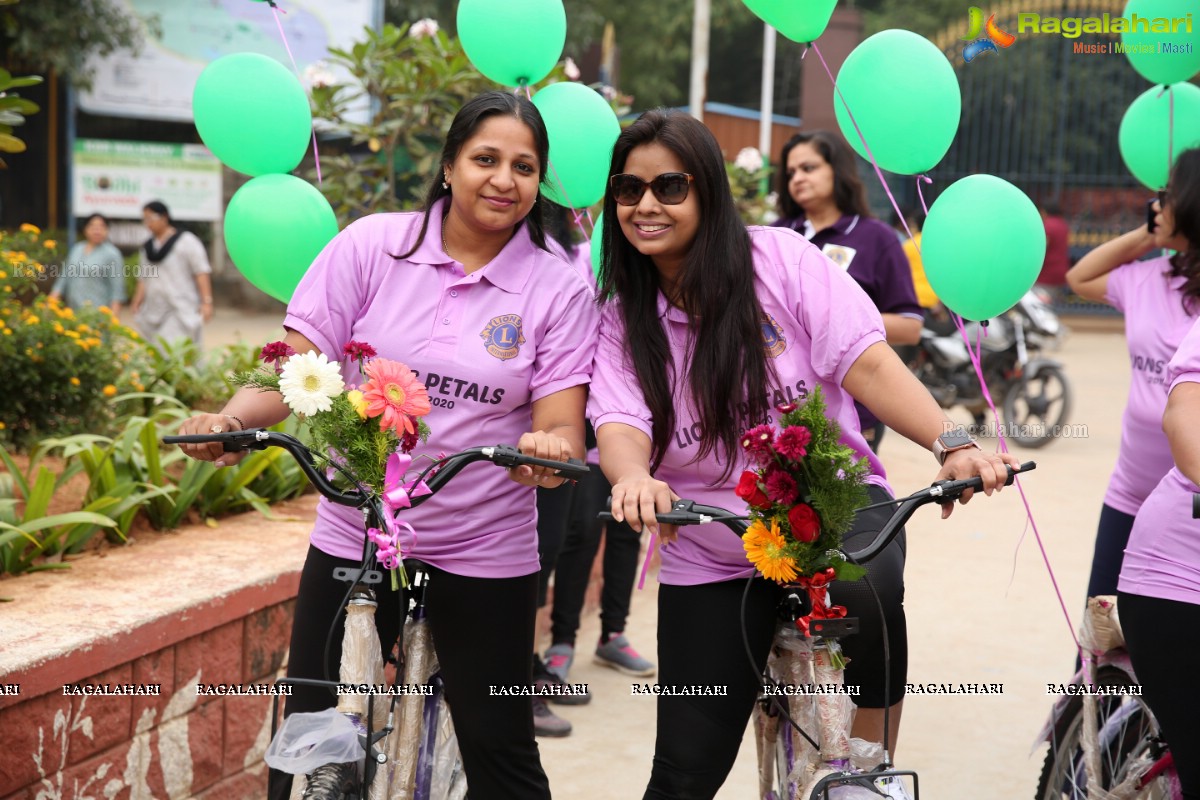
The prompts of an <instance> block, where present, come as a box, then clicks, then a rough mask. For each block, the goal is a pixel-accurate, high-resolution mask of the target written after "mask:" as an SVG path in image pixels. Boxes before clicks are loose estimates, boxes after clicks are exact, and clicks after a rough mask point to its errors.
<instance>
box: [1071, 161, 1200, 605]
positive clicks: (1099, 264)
mask: <svg viewBox="0 0 1200 800" xmlns="http://www.w3.org/2000/svg"><path fill="white" fill-rule="evenodd" d="M1155 209H1156V211H1157V214H1156V216H1155V217H1154V222H1155V225H1154V230H1153V231H1151V230H1149V226H1147V225H1142V226H1139V227H1138V228H1135V229H1134V230H1132V231H1129V232H1128V233H1126V234H1124V235H1123V236H1119V237H1117V238H1116V239H1113V240H1112V241H1110V242H1106V243H1105V244H1102V245H1100V246H1099V247H1097V248H1096V249H1095V250H1092V251H1091V252H1090V253H1088V254H1087V255H1086V256H1084V257H1083V258H1081V259H1080V260H1079V263H1078V264H1076V265H1075V266H1074V267H1072V268H1071V270H1070V271H1069V272H1067V282H1068V283H1069V284H1070V286H1071V289H1072V290H1074V292H1075V293H1076V294H1077V295H1079V296H1080V297H1082V298H1084V299H1086V300H1091V301H1093V302H1096V303H1107V304H1108V305H1111V306H1113V307H1115V308H1116V309H1118V310H1119V311H1121V312H1122V313H1124V315H1125V344H1126V346H1127V348H1128V351H1129V362H1130V366H1131V369H1132V373H1133V374H1132V380H1131V381H1130V383H1129V399H1128V401H1127V402H1126V404H1125V412H1124V413H1123V414H1122V416H1121V445H1120V449H1119V450H1118V451H1117V465H1116V468H1115V469H1113V473H1112V477H1111V478H1110V479H1109V482H1108V491H1107V493H1105V495H1104V504H1103V505H1102V506H1101V508H1100V523H1099V527H1098V529H1097V531H1096V545H1095V551H1094V554H1093V556H1092V570H1091V575H1090V577H1089V578H1088V590H1087V591H1088V597H1096V596H1099V595H1112V594H1116V591H1117V576H1118V574H1119V573H1120V571H1121V559H1122V553H1123V552H1124V551H1125V545H1126V543H1127V542H1128V541H1129V532H1130V530H1131V529H1132V528H1133V521H1134V517H1135V516H1136V515H1137V514H1138V509H1140V508H1141V506H1142V503H1143V502H1145V500H1146V497H1147V495H1149V494H1150V492H1151V491H1153V490H1154V487H1155V486H1157V485H1158V482H1159V481H1160V480H1161V479H1162V477H1163V476H1164V475H1166V474H1167V472H1168V471H1170V469H1171V448H1170V446H1169V444H1168V442H1167V438H1166V436H1165V435H1164V434H1163V429H1162V417H1163V411H1164V409H1165V408H1166V404H1167V394H1166V391H1165V390H1166V383H1165V382H1164V381H1165V375H1164V367H1165V366H1166V364H1167V362H1168V361H1170V360H1171V357H1172V356H1173V355H1175V351H1176V350H1177V349H1178V347H1179V344H1180V342H1181V341H1183V337H1184V336H1185V335H1186V334H1187V332H1188V331H1189V330H1190V329H1191V327H1192V323H1193V322H1194V321H1195V320H1196V318H1197V315H1198V314H1200V148H1194V149H1191V150H1185V151H1184V152H1182V153H1180V154H1179V158H1178V159H1177V160H1176V162H1175V165H1174V167H1173V168H1172V170H1171V176H1170V182H1169V184H1168V187H1167V189H1166V190H1165V191H1163V192H1161V193H1160V194H1159V199H1158V203H1157V205H1156V206H1155ZM1164 248H1169V249H1172V250H1176V251H1177V252H1176V254H1175V255H1159V256H1156V257H1154V258H1150V259H1146V260H1139V259H1143V258H1145V256H1148V255H1150V254H1151V253H1152V252H1154V251H1155V250H1160V249H1164Z"/></svg>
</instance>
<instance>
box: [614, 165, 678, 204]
mask: <svg viewBox="0 0 1200 800" xmlns="http://www.w3.org/2000/svg"><path fill="white" fill-rule="evenodd" d="M608 185H609V187H611V188H612V195H613V200H616V201H617V205H621V206H636V205H637V204H638V203H640V202H641V201H642V196H643V195H644V194H646V187H647V186H649V187H650V191H652V192H654V196H655V198H657V199H658V202H660V203H662V204H663V205H667V206H677V205H679V204H680V203H682V202H683V201H684V200H687V196H688V188H689V187H690V186H691V185H692V176H691V175H689V174H687V173H686V172H664V173H663V174H662V175H659V176H658V177H656V178H655V179H654V180H652V181H644V180H642V179H641V178H639V177H638V176H637V175H629V174H621V175H613V176H612V177H611V178H609V179H608Z"/></svg>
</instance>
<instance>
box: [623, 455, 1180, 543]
mask: <svg viewBox="0 0 1200 800" xmlns="http://www.w3.org/2000/svg"><path fill="white" fill-rule="evenodd" d="M1034 469H1037V463H1036V462H1033V461H1026V462H1025V463H1024V464H1022V465H1021V469H1020V472H1021V473H1025V472H1030V471H1031V470H1034ZM1007 471H1008V477H1007V479H1006V480H1005V481H1004V485H1005V486H1009V485H1011V484H1012V482H1013V479H1014V478H1015V477H1016V476H1017V474H1018V473H1017V472H1014V471H1013V469H1012V467H1007ZM982 488H983V479H982V478H980V477H979V476H975V477H974V478H964V479H962V480H957V481H936V482H934V483H933V484H932V485H931V486H930V487H929V488H927V489H921V490H920V491H917V492H914V493H913V494H910V495H909V496H908V497H902V498H900V499H899V500H889V501H888V502H887V503H883V504H877V505H893V504H895V505H896V510H895V511H894V512H893V513H892V516H891V518H890V519H889V520H888V521H887V523H886V524H884V526H883V528H882V530H880V531H879V533H877V534H876V535H875V538H874V540H872V541H871V543H870V544H869V545H867V546H866V547H864V548H863V549H861V550H856V551H854V552H852V553H846V554H845V555H846V557H847V558H848V559H849V560H850V561H854V562H858V563H865V562H867V561H870V560H871V559H873V558H875V556H877V555H879V553H880V552H882V551H883V549H884V548H886V547H887V546H888V545H889V544H891V542H892V539H894V538H896V534H898V533H899V532H900V529H901V528H903V527H904V524H905V523H906V522H908V520H909V518H910V517H911V516H912V515H913V512H915V511H916V510H917V509H918V508H920V507H921V506H923V505H927V504H928V503H945V502H948V501H954V500H957V499H958V498H959V497H961V496H962V494H963V492H966V491H967V490H970V489H982ZM1195 503H1196V504H1197V510H1198V511H1200V495H1196V500H1195ZM611 504H612V498H609V505H610V506H611ZM875 507H876V506H874V505H872V506H866V507H864V508H860V509H858V510H859V511H864V510H866V509H867V508H875ZM612 518H613V516H612V513H611V512H609V511H601V512H600V519H602V520H611V519H612ZM655 519H657V520H658V521H659V522H660V523H663V524H664V525H702V524H705V523H709V522H720V523H722V524H723V525H725V527H727V528H729V529H730V530H732V531H733V532H734V533H736V534H737V535H738V536H741V535H742V534H743V533H745V532H746V529H747V528H748V527H749V517H747V516H746V515H745V514H735V513H733V512H732V511H729V510H728V509H724V508H718V507H717V506H705V505H700V504H699V503H696V502H694V501H692V500H677V501H675V504H674V505H673V506H671V510H670V511H668V512H666V513H665V514H656V515H655Z"/></svg>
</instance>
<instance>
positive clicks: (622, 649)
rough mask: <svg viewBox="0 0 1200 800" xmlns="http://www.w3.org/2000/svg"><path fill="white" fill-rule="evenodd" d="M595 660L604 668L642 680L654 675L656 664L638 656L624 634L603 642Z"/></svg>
mask: <svg viewBox="0 0 1200 800" xmlns="http://www.w3.org/2000/svg"><path fill="white" fill-rule="evenodd" d="M593 660H594V661H595V662H596V663H597V664H599V665H601V666H603V667H612V668H613V669H615V670H617V671H618V672H624V673H625V674H626V675H636V676H637V677H640V678H647V677H649V676H651V675H653V674H654V670H655V668H654V662H652V661H647V660H646V659H644V658H642V657H641V656H640V655H638V652H637V651H636V650H634V649H633V646H632V645H631V644H629V640H628V639H626V638H625V634H623V633H614V634H610V635H609V637H608V641H607V642H601V643H600V644H599V646H597V647H596V657H595V658H594V659H593Z"/></svg>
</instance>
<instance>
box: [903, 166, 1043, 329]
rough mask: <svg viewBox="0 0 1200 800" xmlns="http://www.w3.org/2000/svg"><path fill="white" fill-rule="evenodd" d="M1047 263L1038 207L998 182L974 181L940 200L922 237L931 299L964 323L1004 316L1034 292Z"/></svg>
mask: <svg viewBox="0 0 1200 800" xmlns="http://www.w3.org/2000/svg"><path fill="white" fill-rule="evenodd" d="M1045 258H1046V229H1045V226H1044V225H1043V224H1042V218H1041V215H1039V214H1038V210H1037V207H1036V206H1034V204H1033V201H1032V200H1030V199H1029V198H1028V197H1026V196H1025V193H1024V192H1022V191H1021V190H1020V189H1018V188H1017V187H1015V186H1013V185H1012V184H1011V183H1009V182H1008V181H1005V180H1001V179H1000V178H997V177H995V176H994V175H970V176H968V177H966V178H963V179H961V180H958V181H955V182H954V183H952V184H951V185H950V186H949V187H947V188H946V191H944V192H942V194H941V195H940V196H939V197H938V199H937V201H936V202H935V203H934V204H933V207H932V208H930V209H929V216H928V217H926V218H925V225H924V226H923V228H922V233H921V260H922V261H923V262H924V264H925V275H926V277H928V278H929V284H930V286H932V287H933V291H935V292H936V293H937V296H938V297H939V298H940V299H941V301H942V302H943V303H945V304H946V306H947V307H948V308H949V309H950V310H951V311H953V312H954V313H956V314H958V315H959V316H961V317H964V318H966V319H973V320H984V319H990V318H991V317H994V316H997V315H999V314H1003V313H1004V312H1005V311H1007V310H1008V309H1010V308H1012V307H1013V305H1014V304H1015V303H1016V302H1017V301H1018V300H1020V299H1021V297H1023V296H1024V295H1025V293H1026V292H1027V291H1029V287H1031V286H1033V282H1034V281H1035V280H1037V276H1038V273H1039V272H1041V269H1042V262H1043V261H1044V260H1045Z"/></svg>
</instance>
